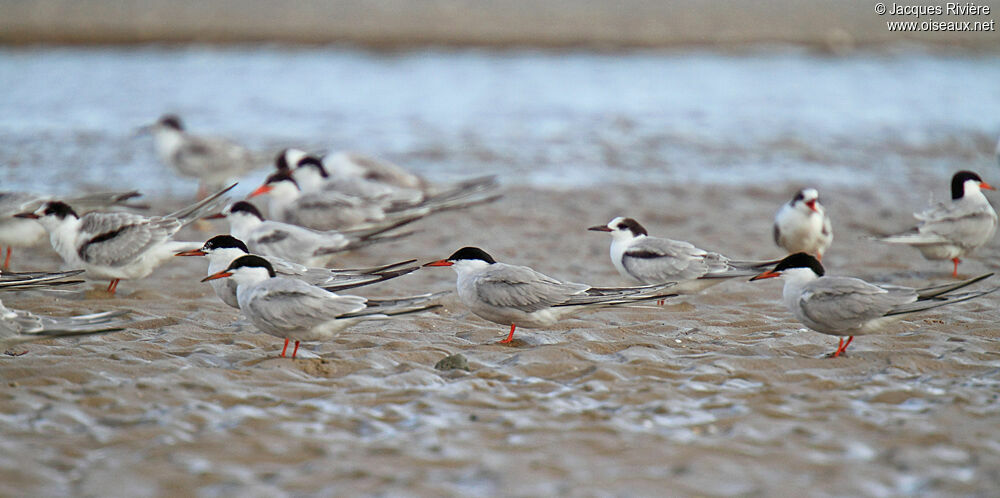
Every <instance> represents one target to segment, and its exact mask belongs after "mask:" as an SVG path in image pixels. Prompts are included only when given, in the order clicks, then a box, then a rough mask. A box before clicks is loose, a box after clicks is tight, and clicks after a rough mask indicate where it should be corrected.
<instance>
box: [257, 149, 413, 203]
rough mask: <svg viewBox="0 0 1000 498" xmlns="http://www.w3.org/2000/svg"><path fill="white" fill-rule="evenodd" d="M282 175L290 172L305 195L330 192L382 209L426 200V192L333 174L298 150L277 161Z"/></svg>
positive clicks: (286, 153)
mask: <svg viewBox="0 0 1000 498" xmlns="http://www.w3.org/2000/svg"><path fill="white" fill-rule="evenodd" d="M275 166H276V167H277V169H278V170H279V171H281V170H286V171H288V172H289V173H290V174H291V176H292V178H294V179H295V182H296V183H297V184H298V186H299V188H300V189H301V190H302V192H303V194H310V193H314V192H322V191H331V192H339V193H341V194H344V195H348V196H351V197H356V198H359V199H363V200H365V201H366V202H369V203H377V204H379V205H382V206H386V207H389V206H392V205H393V204H400V205H413V204H416V203H418V202H421V201H423V200H424V197H425V196H424V191H423V190H421V189H417V188H405V187H399V186H397V185H393V184H389V183H382V182H378V181H374V180H369V179H367V178H365V177H364V176H355V175H351V174H337V170H334V173H333V174H331V173H330V172H329V171H328V169H327V167H326V166H325V165H324V164H323V161H322V160H321V159H319V158H318V157H316V156H313V155H310V154H307V153H306V152H304V151H302V150H299V149H285V150H283V151H281V153H280V154H279V155H278V158H277V160H276V165H275Z"/></svg>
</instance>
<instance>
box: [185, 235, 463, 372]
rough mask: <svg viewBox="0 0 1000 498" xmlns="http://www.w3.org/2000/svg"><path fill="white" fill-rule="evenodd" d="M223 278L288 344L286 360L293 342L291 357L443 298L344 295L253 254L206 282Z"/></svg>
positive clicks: (263, 326)
mask: <svg viewBox="0 0 1000 498" xmlns="http://www.w3.org/2000/svg"><path fill="white" fill-rule="evenodd" d="M220 278H233V279H235V281H236V284H237V287H236V299H237V302H238V303H239V307H240V311H242V312H243V314H244V315H246V317H247V318H249V319H250V322H251V323H253V324H254V326H256V327H257V329H259V330H260V331H261V332H264V333H265V334H270V335H273V336H275V337H280V338H282V339H284V340H285V347H284V348H283V349H282V350H281V356H282V357H284V356H285V352H286V351H287V349H288V343H289V341H295V349H294V350H293V351H292V359H294V358H295V355H296V354H297V353H298V350H299V342H301V341H306V342H310V341H323V340H327V339H329V338H331V337H333V336H335V335H337V334H338V333H339V332H340V331H342V330H344V329H346V328H347V327H350V326H352V325H355V324H358V323H360V322H363V321H366V320H376V319H388V318H390V317H394V316H399V315H406V314H410V313H417V312H421V311H427V310H430V309H434V308H437V307H438V306H439V305H436V304H426V303H427V302H428V301H431V300H433V299H435V298H437V297H440V296H441V295H443V294H444V293H434V294H421V295H419V296H409V297H403V298H395V299H367V298H364V297H361V296H341V295H337V294H335V293H333V292H330V291H327V290H324V289H321V288H319V287H316V286H314V285H309V284H308V283H306V282H304V281H302V280H300V279H297V278H290V277H284V276H279V275H278V274H277V273H276V272H275V271H274V268H273V267H272V266H271V264H270V263H269V262H268V261H267V260H266V259H264V258H261V257H260V256H253V255H250V256H241V257H239V258H237V259H236V260H235V261H233V262H232V263H230V265H229V266H228V267H226V269H225V270H223V271H220V272H217V273H214V274H212V275H209V276H207V277H205V278H204V279H202V282H207V281H212V280H216V279H220Z"/></svg>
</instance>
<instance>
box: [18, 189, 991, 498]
mask: <svg viewBox="0 0 1000 498" xmlns="http://www.w3.org/2000/svg"><path fill="white" fill-rule="evenodd" d="M922 187H926V188H922ZM795 188H796V186H793V185H781V186H775V187H774V188H762V187H759V186H747V187H721V186H698V187H691V186H687V187H683V188H681V187H679V186H678V187H672V188H671V187H667V188H647V187H628V186H622V187H619V188H614V189H582V190H579V191H574V192H565V191H553V190H544V189H534V188H509V189H507V190H506V191H505V192H504V193H505V197H504V199H503V200H502V201H500V202H498V203H497V204H494V205H492V206H488V207H479V208H476V209H472V210H469V211H465V212H454V213H445V214H441V215H437V216H434V217H431V218H428V219H426V220H423V221H421V222H419V224H418V225H417V226H418V228H420V232H419V233H418V234H416V235H414V236H412V237H409V238H407V239H405V240H402V241H397V242H392V243H388V244H384V245H380V246H376V247H373V248H372V249H371V250H370V251H366V252H365V254H349V255H345V256H344V258H343V259H342V260H341V261H340V263H341V264H342V265H345V266H350V265H366V264H376V263H382V262H387V261H393V260H398V259H403V258H410V257H414V258H420V259H421V260H422V261H426V260H431V259H437V258H442V257H446V256H447V255H448V254H450V253H451V252H452V251H453V250H454V249H456V248H458V247H459V246H463V245H478V246H480V247H483V248H485V249H487V250H488V251H490V252H491V253H492V254H493V255H494V256H495V257H496V258H497V259H499V260H502V261H506V262H511V263H517V264H528V265H531V266H533V267H534V268H536V269H538V270H540V271H543V272H545V273H548V274H550V275H554V276H558V277H561V278H565V279H569V280H575V281H583V282H587V283H593V284H603V285H619V284H624V283H625V282H623V281H622V280H621V279H620V277H618V276H617V274H616V273H615V272H614V270H613V268H612V267H611V265H610V263H609V261H608V260H607V245H608V240H607V237H606V236H605V235H604V234H597V233H593V232H587V231H585V228H586V227H587V226H590V225H593V224H597V223H603V222H606V221H607V220H608V219H610V218H611V217H612V216H614V215H620V214H629V215H631V216H634V217H636V218H638V219H640V220H641V221H643V223H644V224H645V225H646V226H647V228H648V229H649V230H650V231H651V232H652V233H654V234H658V235H662V236H667V237H672V238H677V239H681V240H689V241H692V242H694V243H695V244H697V245H699V246H701V247H704V248H710V249H715V250H719V251H721V252H724V253H726V254H729V255H732V256H736V257H742V258H766V257H775V256H780V253H779V251H778V250H777V248H776V247H774V246H773V244H772V242H771V240H770V223H771V217H772V216H773V213H774V210H775V209H776V208H777V206H778V205H780V203H781V202H783V201H785V199H786V197H787V196H789V195H790V194H791V193H792V192H793V191H794V189H795ZM933 188H935V186H934V185H932V184H931V182H930V181H928V184H927V185H918V186H915V187H914V189H913V191H909V192H902V191H901V192H892V193H891V195H889V196H886V195H884V192H882V194H883V195H878V194H879V192H877V191H876V190H874V189H872V188H868V189H830V190H829V191H826V192H824V197H825V199H826V204H827V206H828V210H829V212H830V213H831V216H832V217H833V219H834V227H835V233H836V237H837V242H836V243H835V245H834V247H833V249H831V251H830V252H829V254H828V257H827V258H825V262H826V263H827V264H828V267H829V269H830V272H831V273H835V274H845V275H855V276H860V277H864V278H868V279H872V280H879V281H889V282H892V283H897V284H914V285H916V284H921V283H924V282H927V281H947V280H948V278H949V276H948V272H949V268H948V264H947V263H935V262H928V261H925V260H923V259H922V258H921V257H920V256H919V255H918V254H917V252H916V251H901V252H898V253H894V252H893V251H892V250H891V248H888V247H885V246H881V245H878V244H876V243H874V242H870V241H865V240H860V237H862V236H864V235H867V234H868V233H870V232H878V231H889V230H892V229H895V228H898V227H900V226H903V225H905V224H906V223H908V221H909V220H908V216H909V215H908V212H909V210H910V209H909V208H911V207H913V208H916V207H919V206H921V205H922V202H923V201H924V200H925V199H924V198H923V196H922V195H919V194H917V193H914V191H919V192H925V191H927V190H931V189H933ZM636 199H641V200H642V204H641V207H638V208H633V209H632V210H631V212H627V209H628V206H630V205H633V204H634V202H635V200H636ZM165 204H169V205H165ZM179 204H180V203H179V202H176V201H171V202H169V203H164V202H160V203H158V204H157V205H156V206H155V208H156V209H159V210H164V211H165V210H167V209H169V208H170V207H172V206H174V205H179ZM862 205H863V206H864V209H863V210H862V209H854V208H853V207H854V206H862ZM871 213H877V215H878V217H877V218H876V217H872V216H871ZM208 235H211V233H199V232H195V231H193V230H189V229H185V231H184V232H183V236H182V237H180V238H182V239H191V240H200V239H203V238H206V236H208ZM527 241H532V242H531V243H527ZM988 249H989V250H986V251H984V256H983V257H981V258H970V260H969V261H968V262H966V263H963V265H962V268H961V270H962V273H963V274H964V275H973V274H979V273H982V272H986V271H991V270H993V269H994V268H995V267H996V265H997V263H998V262H1000V260H998V259H997V258H996V254H997V251H996V249H995V245H994V247H993V248H988ZM990 253H992V254H993V256H990ZM16 256H19V257H18V258H17V259H16V260H15V261H16V264H17V267H18V268H49V267H53V266H54V265H57V263H58V261H57V259H56V258H55V256H54V254H52V253H51V252H50V251H45V252H40V253H38V254H37V255H34V254H33V255H24V254H16ZM204 272H205V263H204V262H202V261H198V260H197V258H178V261H176V262H174V263H172V264H170V265H168V266H164V267H162V268H161V269H159V270H157V272H156V273H154V275H153V276H152V277H150V278H148V279H145V280H141V281H137V282H123V283H122V284H121V286H120V287H119V295H118V296H116V297H114V298H107V297H105V296H104V295H102V293H101V291H99V290H86V289H87V288H88V287H90V285H85V286H83V287H82V288H81V290H80V291H77V292H75V293H73V294H70V295H69V296H60V297H58V298H56V297H52V296H50V295H46V294H38V293H32V294H19V295H10V296H8V295H4V296H3V300H4V303H5V304H6V305H8V306H12V307H17V308H25V309H31V310H34V311H37V312H47V313H52V314H68V313H81V312H89V311H97V310H108V309H131V310H133V312H134V314H133V316H134V317H135V318H136V319H137V320H138V322H137V323H136V326H135V327H132V328H130V329H129V330H128V331H126V332H122V333H117V334H114V335H109V336H105V337H101V338H87V339H80V340H65V341H57V342H51V343H46V344H37V345H31V346H30V347H29V348H27V349H29V350H30V352H29V353H28V354H26V355H24V356H20V357H16V358H12V357H2V358H0V376H2V378H3V381H4V383H5V384H6V388H5V389H4V391H3V395H2V402H0V410H2V414H0V428H2V432H3V434H4V437H3V438H2V442H0V444H2V446H3V451H2V452H0V455H2V456H0V463H2V465H0V469H3V470H0V494H3V495H7V496H16V495H34V496H40V495H49V496H51V495H84V496H94V495H129V496H166V495H199V496H222V495H232V494H244V495H246V494H256V495H267V494H275V493H295V494H306V495H331V494H333V495H358V494H367V495H404V496H433V495H473V496H485V495H508V496H530V495H534V496H538V495H563V496H567V495H568V496H579V495H585V496H624V495H633V496H634V495H663V494H672V495H699V496H722V495H744V496H746V495H750V496H773V495H802V494H810V495H813V496H833V495H871V496H889V495H908V494H920V495H928V494H930V495H941V496H944V495H988V494H990V493H991V490H993V489H995V488H996V487H997V486H998V485H1000V482H998V474H997V469H998V468H1000V454H998V452H1000V440H998V439H997V435H996V430H995V428H996V422H997V415H996V413H997V403H998V398H997V382H998V377H997V376H998V372H1000V369H998V362H1000V359H998V357H997V354H996V351H995V350H996V341H997V330H996V328H995V323H996V322H997V320H998V318H1000V312H998V311H997V309H998V304H1000V295H996V294H995V295H992V296H989V297H987V298H983V299H980V300H976V301H972V302H969V303H965V304H960V305H958V306H955V307H953V308H945V309H943V310H940V311H935V312H930V313H927V314H924V315H920V316H918V317H915V318H914V319H913V320H910V321H908V322H904V323H902V324H900V326H899V327H898V328H897V329H895V330H893V331H892V332H889V333H886V334H883V335H877V336H866V337H860V338H858V339H857V340H856V341H855V343H854V344H853V345H852V346H851V349H850V350H849V353H848V355H847V356H846V357H843V358H838V359H826V358H823V355H824V354H825V353H828V352H831V351H832V350H833V348H834V347H835V343H836V341H835V340H834V339H833V338H831V337H828V336H824V335H821V334H818V333H814V332H809V331H803V330H800V325H799V324H797V323H796V322H795V321H794V319H793V318H792V317H791V316H790V314H789V313H788V312H787V311H786V310H785V309H784V308H783V307H782V305H781V304H780V303H779V302H778V299H779V296H780V283H777V282H775V281H766V282H758V283H748V282H730V283H726V284H723V285H720V286H717V287H715V288H713V289H711V290H709V291H708V292H705V293H704V294H703V295H699V296H690V297H684V298H676V299H672V300H670V301H669V302H668V304H667V305H666V306H663V307H662V308H660V307H649V308H644V309H633V310H615V311H610V312H602V313H596V314H593V315H589V316H586V317H582V318H581V319H579V320H569V321H566V322H565V323H561V324H559V325H558V326H555V327H552V328H551V329H547V330H528V329H524V330H522V331H519V332H518V334H517V340H516V341H515V343H514V344H513V345H512V346H504V345H498V344H495V342H496V341H497V340H498V339H500V338H501V334H502V333H503V332H504V331H505V330H504V328H503V327H502V326H497V325H494V324H491V323H488V322H485V321H483V320H480V319H478V318H476V317H474V316H472V315H470V314H469V313H468V312H467V311H466V310H464V309H463V308H462V306H461V304H460V303H458V301H457V298H455V296H453V295H452V296H450V297H448V298H446V299H444V300H443V301H442V302H443V304H444V305H445V307H444V308H443V309H440V310H439V311H436V312H434V313H430V314H428V315H423V316H414V317H407V318H405V319H398V320H393V321H390V322H385V323H368V324H364V325H361V326H358V327H356V328H354V329H351V330H349V331H346V332H344V333H343V334H342V335H340V336H339V337H337V338H336V339H335V340H333V341H330V342H328V343H313V344H303V347H302V349H301V350H300V351H299V359H298V360H296V361H292V360H290V359H280V358H278V353H279V351H280V347H281V341H280V340H278V339H275V338H273V337H270V336H267V335H264V334H261V333H257V332H255V331H254V330H253V327H252V326H249V325H247V324H245V323H242V322H240V321H238V319H237V313H236V312H235V310H233V309H231V308H228V307H226V306H225V305H224V304H222V303H221V302H220V301H218V299H217V298H216V297H215V296H214V294H212V292H211V290H210V288H209V286H208V285H207V284H200V283H198V280H199V279H200V278H201V277H202V276H204ZM994 280H995V279H994ZM998 283H1000V282H998V281H993V282H991V285H997V284H998ZM453 287H454V273H453V272H452V271H450V270H449V269H447V268H425V269H422V270H420V271H418V272H417V273H415V274H412V275H409V276H406V277H403V278H400V279H398V280H395V281H392V282H391V283H386V284H382V285H378V286H372V287H369V288H364V289H362V290H360V291H359V293H360V294H363V295H398V294H408V293H419V292H424V291H427V290H444V289H450V288H453ZM93 288H94V289H98V288H103V286H102V284H100V283H96V284H94V286H93ZM456 353H460V354H462V355H464V356H466V357H467V358H468V360H469V367H470V370H469V371H464V370H451V371H437V370H435V369H434V368H433V365H434V364H435V363H436V362H438V361H439V360H441V359H442V358H444V357H445V356H447V355H450V354H456Z"/></svg>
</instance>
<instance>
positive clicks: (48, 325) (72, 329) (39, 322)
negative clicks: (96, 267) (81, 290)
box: [0, 302, 130, 356]
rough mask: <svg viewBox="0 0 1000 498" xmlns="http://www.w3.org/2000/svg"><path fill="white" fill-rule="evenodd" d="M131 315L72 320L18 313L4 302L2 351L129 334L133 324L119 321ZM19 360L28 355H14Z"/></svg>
mask: <svg viewBox="0 0 1000 498" xmlns="http://www.w3.org/2000/svg"><path fill="white" fill-rule="evenodd" d="M127 313H128V312H127V311H106V312H103V313H92V314H89V315H79V316H70V317H51V316H43V315H36V314H34V313H31V312H30V311H22V310H14V309H10V308H8V307H6V306H4V305H3V303H2V302H0V348H4V349H6V348H9V347H11V346H15V345H18V344H23V343H26V342H34V341H42V340H46V339H58V338H62V337H76V336H83V335H93V334H105V333H108V332H117V331H120V330H125V329H124V326H125V325H127V324H128V323H130V321H125V320H116V318H119V317H121V316H123V315H125V314H127ZM25 352H27V351H25ZM7 354H10V355H12V356H19V355H21V354H24V353H11V352H9V351H8V352H7Z"/></svg>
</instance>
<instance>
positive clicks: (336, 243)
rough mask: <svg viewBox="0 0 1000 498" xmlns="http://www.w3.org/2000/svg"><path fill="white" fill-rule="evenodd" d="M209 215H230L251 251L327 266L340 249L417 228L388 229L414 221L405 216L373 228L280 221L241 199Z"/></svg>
mask: <svg viewBox="0 0 1000 498" xmlns="http://www.w3.org/2000/svg"><path fill="white" fill-rule="evenodd" d="M209 218H226V219H227V220H228V221H229V232H230V233H231V234H232V235H233V236H234V237H236V238H237V239H240V240H242V241H244V242H246V244H247V246H248V247H249V248H250V251H251V252H253V253H255V254H259V255H261V256H264V257H278V258H281V259H285V260H288V261H291V262H294V263H299V264H303V265H307V266H326V265H327V264H328V263H329V262H330V260H331V259H333V258H334V257H336V253H339V252H342V251H350V250H354V249H358V248H361V247H365V246H369V245H371V244H375V243H378V242H385V241H389V240H396V239H400V238H403V237H406V236H408V235H411V234H412V233H413V232H403V233H393V234H389V233H386V232H388V231H390V230H393V229H395V228H398V227H400V226H402V225H405V224H407V223H410V222H412V221H414V219H404V220H401V221H399V222H396V223H394V224H388V225H384V226H380V227H378V228H375V229H372V230H358V231H354V232H351V233H340V232H337V231H334V230H330V231H325V232H321V231H318V230H311V229H308V228H304V227H300V226H298V225H293V224H290V223H282V222H280V221H274V220H265V219H264V216H263V215H262V214H260V211H259V210H258V209H257V208H256V207H255V206H254V205H253V204H251V203H249V202H247V201H239V202H236V203H234V204H232V205H231V206H229V207H228V208H226V209H224V210H222V212H221V213H219V214H215V215H212V216H209Z"/></svg>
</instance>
